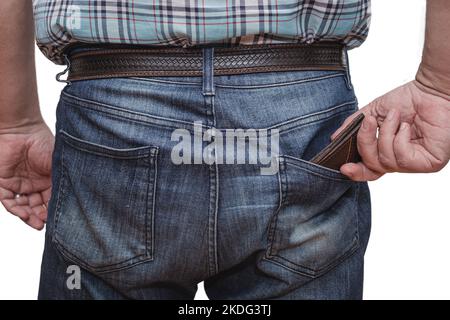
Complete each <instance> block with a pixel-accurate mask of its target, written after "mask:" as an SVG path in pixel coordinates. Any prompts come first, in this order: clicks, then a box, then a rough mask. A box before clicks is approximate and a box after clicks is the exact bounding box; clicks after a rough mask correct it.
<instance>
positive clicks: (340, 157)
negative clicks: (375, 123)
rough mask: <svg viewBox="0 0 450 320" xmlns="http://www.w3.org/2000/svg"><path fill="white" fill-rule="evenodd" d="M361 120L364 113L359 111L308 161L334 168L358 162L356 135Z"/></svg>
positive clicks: (359, 157)
mask: <svg viewBox="0 0 450 320" xmlns="http://www.w3.org/2000/svg"><path fill="white" fill-rule="evenodd" d="M363 120H364V114H362V113H361V114H359V115H358V116H357V117H356V118H355V119H353V121H352V122H351V123H350V124H349V125H348V126H347V127H346V128H345V129H344V130H343V131H341V132H340V133H339V134H338V136H337V137H336V138H335V139H334V140H333V141H332V142H331V143H330V144H329V145H328V146H326V147H325V148H324V149H323V150H322V151H320V152H319V153H318V154H317V155H316V156H315V157H314V158H312V159H311V160H310V162H313V163H315V164H318V165H321V166H323V167H327V168H330V169H334V170H339V169H340V168H341V166H342V165H344V164H346V163H350V162H353V163H356V162H360V161H361V156H360V155H359V153H358V147H357V138H356V137H357V135H358V131H359V128H361V124H362V122H363Z"/></svg>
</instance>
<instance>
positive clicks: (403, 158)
mask: <svg viewBox="0 0 450 320" xmlns="http://www.w3.org/2000/svg"><path fill="white" fill-rule="evenodd" d="M411 137H412V129H411V125H410V124H409V123H406V122H403V123H402V124H401V126H400V130H399V131H398V134H397V136H396V138H395V140H394V152H395V157H396V158H397V163H398V166H399V171H400V172H430V171H432V168H431V167H430V166H427V164H428V163H429V162H428V161H427V160H426V159H424V158H423V156H421V154H420V153H419V152H418V149H417V148H418V145H417V144H414V143H412V142H411ZM421 158H422V159H421Z"/></svg>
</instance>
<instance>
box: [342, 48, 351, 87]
mask: <svg viewBox="0 0 450 320" xmlns="http://www.w3.org/2000/svg"><path fill="white" fill-rule="evenodd" d="M342 61H343V64H344V66H345V83H346V84H347V88H348V89H349V90H353V85H352V77H351V75H350V63H349V59H348V50H347V48H345V47H344V48H343V49H342Z"/></svg>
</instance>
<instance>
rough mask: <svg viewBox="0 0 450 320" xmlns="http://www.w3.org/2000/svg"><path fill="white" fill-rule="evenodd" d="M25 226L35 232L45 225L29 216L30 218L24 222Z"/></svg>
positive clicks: (34, 217) (36, 218)
mask: <svg viewBox="0 0 450 320" xmlns="http://www.w3.org/2000/svg"><path fill="white" fill-rule="evenodd" d="M24 222H25V223H26V224H27V225H29V226H30V227H32V228H33V229H36V230H42V229H43V228H44V226H45V223H44V222H43V221H42V220H41V219H39V218H38V217H36V216H34V215H30V218H29V219H27V220H26V221H24Z"/></svg>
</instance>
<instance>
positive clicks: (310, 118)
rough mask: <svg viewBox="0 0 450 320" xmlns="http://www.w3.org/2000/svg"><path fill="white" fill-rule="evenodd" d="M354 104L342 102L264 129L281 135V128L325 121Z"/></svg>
mask: <svg viewBox="0 0 450 320" xmlns="http://www.w3.org/2000/svg"><path fill="white" fill-rule="evenodd" d="M355 103H356V101H355V100H352V101H348V102H344V103H342V104H339V105H336V106H333V107H330V108H327V109H325V110H321V111H318V112H313V113H309V114H305V115H302V116H300V117H296V118H293V119H289V120H286V121H283V122H280V123H277V124H275V125H273V126H270V127H268V128H265V129H267V130H273V129H278V130H280V133H281V132H282V131H283V127H286V126H288V125H291V124H294V123H298V124H297V125H293V128H296V127H298V126H301V125H303V124H309V123H313V122H317V121H320V120H322V119H327V118H328V117H333V116H335V115H336V114H337V113H333V111H336V110H339V109H343V110H342V112H344V111H345V109H346V107H349V106H352V105H354V104H355ZM327 114H329V116H327Z"/></svg>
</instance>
